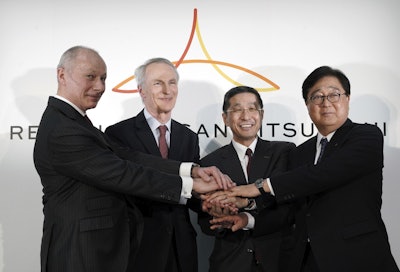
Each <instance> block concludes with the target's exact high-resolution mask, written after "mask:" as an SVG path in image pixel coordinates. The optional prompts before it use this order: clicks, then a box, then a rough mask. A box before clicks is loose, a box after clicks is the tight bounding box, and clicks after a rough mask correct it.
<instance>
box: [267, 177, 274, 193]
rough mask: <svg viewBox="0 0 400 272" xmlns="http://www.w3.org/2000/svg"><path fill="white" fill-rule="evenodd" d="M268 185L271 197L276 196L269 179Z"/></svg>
mask: <svg viewBox="0 0 400 272" xmlns="http://www.w3.org/2000/svg"><path fill="white" fill-rule="evenodd" d="M267 184H268V187H269V189H270V191H271V195H273V196H275V193H274V189H273V188H272V185H271V181H270V180H269V178H267Z"/></svg>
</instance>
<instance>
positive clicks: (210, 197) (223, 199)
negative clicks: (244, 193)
mask: <svg viewBox="0 0 400 272" xmlns="http://www.w3.org/2000/svg"><path fill="white" fill-rule="evenodd" d="M229 193H230V192H229V191H216V192H211V193H209V194H206V195H202V196H201V198H202V199H203V200H204V201H203V206H207V205H209V206H212V205H219V206H221V207H226V206H230V207H232V208H235V209H236V210H237V209H241V208H245V207H247V205H248V200H247V198H242V197H235V196H230V195H229Z"/></svg>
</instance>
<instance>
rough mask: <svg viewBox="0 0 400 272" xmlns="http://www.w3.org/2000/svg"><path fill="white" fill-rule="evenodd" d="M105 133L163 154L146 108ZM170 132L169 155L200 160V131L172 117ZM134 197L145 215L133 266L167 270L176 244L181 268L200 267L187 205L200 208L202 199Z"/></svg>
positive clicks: (154, 152) (134, 200) (184, 159)
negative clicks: (174, 200)
mask: <svg viewBox="0 0 400 272" xmlns="http://www.w3.org/2000/svg"><path fill="white" fill-rule="evenodd" d="M105 133H106V134H107V135H108V136H109V137H110V138H112V139H113V140H115V141H117V142H118V143H120V144H121V145H123V146H127V147H129V148H131V149H134V150H137V151H140V152H144V153H148V154H152V155H155V156H159V157H161V154H160V151H159V149H158V145H157V143H156V141H155V139H154V136H153V133H152V132H151V129H150V127H149V125H148V123H147V121H146V119H145V116H144V112H143V110H142V111H141V112H140V113H139V114H138V115H137V116H136V117H132V118H129V119H127V120H124V121H121V122H119V123H117V124H115V125H112V126H110V127H108V128H107V129H106V131H105ZM170 133H171V134H170V147H169V151H168V158H169V159H173V160H179V161H186V162H199V156H200V155H199V140H198V136H197V134H195V133H194V132H193V131H191V130H190V129H188V128H187V127H185V126H184V125H182V124H180V123H178V122H177V121H175V120H172V121H171V132H170ZM132 201H133V202H134V203H135V205H136V206H138V207H139V208H140V211H141V212H142V214H143V217H144V231H143V238H142V242H141V244H140V249H139V253H138V256H137V258H136V261H135V264H134V266H133V268H134V269H136V270H137V271H145V270H148V271H164V270H165V265H166V263H167V262H168V257H169V256H168V253H169V251H170V250H171V248H174V247H176V253H177V257H178V260H179V264H180V265H181V269H182V271H197V269H198V263H197V244H196V231H195V229H194V227H193V226H192V224H191V222H190V216H189V210H188V208H189V207H190V208H192V209H193V210H195V211H199V209H200V201H199V200H196V199H190V200H188V203H187V205H179V204H173V205H170V204H165V203H161V202H157V201H151V200H148V199H143V198H134V199H132ZM136 270H135V271H136Z"/></svg>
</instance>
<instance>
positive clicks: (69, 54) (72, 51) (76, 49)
mask: <svg viewBox="0 0 400 272" xmlns="http://www.w3.org/2000/svg"><path fill="white" fill-rule="evenodd" d="M82 51H90V52H93V53H95V54H97V55H98V56H99V57H100V54H99V53H98V52H97V51H96V50H94V49H92V48H89V47H86V46H83V45H77V46H73V47H71V48H69V49H68V50H67V51H65V52H64V53H63V54H62V55H61V58H60V61H59V62H58V65H57V68H66V65H68V64H69V63H70V62H71V61H72V60H74V59H75V58H76V57H77V56H78V55H79V53H80V52H82Z"/></svg>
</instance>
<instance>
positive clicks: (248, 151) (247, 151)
mask: <svg viewBox="0 0 400 272" xmlns="http://www.w3.org/2000/svg"><path fill="white" fill-rule="evenodd" d="M246 155H247V158H248V160H247V167H246V170H247V178H249V170H250V163H251V158H252V157H253V151H251V149H250V148H247V150H246Z"/></svg>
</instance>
